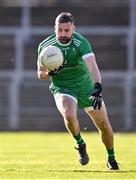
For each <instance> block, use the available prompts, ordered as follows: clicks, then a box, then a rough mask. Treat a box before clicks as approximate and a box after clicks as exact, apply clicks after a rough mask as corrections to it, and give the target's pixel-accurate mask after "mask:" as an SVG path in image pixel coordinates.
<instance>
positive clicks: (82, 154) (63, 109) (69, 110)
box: [55, 94, 89, 165]
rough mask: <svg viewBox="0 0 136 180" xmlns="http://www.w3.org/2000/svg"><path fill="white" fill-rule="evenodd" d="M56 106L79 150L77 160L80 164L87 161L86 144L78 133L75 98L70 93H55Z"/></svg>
mask: <svg viewBox="0 0 136 180" xmlns="http://www.w3.org/2000/svg"><path fill="white" fill-rule="evenodd" d="M55 102H56V106H57V108H58V110H59V112H60V113H61V115H62V116H63V119H64V123H65V126H66V128H67V129H68V131H69V132H70V133H71V134H72V135H73V137H74V138H75V140H76V142H77V144H78V147H77V148H76V149H77V150H78V152H79V161H80V163H81V164H82V165H85V164H87V163H88V161H89V158H88V155H87V152H86V144H85V142H84V140H83V139H82V137H81V135H80V127H79V122H78V119H77V100H76V98H74V97H73V96H71V95H67V94H66V95H65V94H57V95H56V96H55Z"/></svg>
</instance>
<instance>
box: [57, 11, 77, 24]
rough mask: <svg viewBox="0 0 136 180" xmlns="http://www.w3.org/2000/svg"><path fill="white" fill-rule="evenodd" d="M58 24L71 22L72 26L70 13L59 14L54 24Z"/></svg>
mask: <svg viewBox="0 0 136 180" xmlns="http://www.w3.org/2000/svg"><path fill="white" fill-rule="evenodd" d="M57 22H59V23H68V22H71V23H72V24H74V18H73V16H72V14H71V13H69V12H62V13H60V14H59V15H58V16H57V17H56V20H55V24H56V23H57Z"/></svg>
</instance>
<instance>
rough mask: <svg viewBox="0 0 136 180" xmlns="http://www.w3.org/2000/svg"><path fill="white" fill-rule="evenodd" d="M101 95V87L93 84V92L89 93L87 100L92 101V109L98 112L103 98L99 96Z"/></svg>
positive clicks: (98, 84)
mask: <svg viewBox="0 0 136 180" xmlns="http://www.w3.org/2000/svg"><path fill="white" fill-rule="evenodd" d="M101 93H102V85H101V84H100V83H98V82H97V83H95V84H94V90H93V91H92V92H91V95H90V97H89V99H91V100H92V101H93V103H92V106H93V108H94V109H98V110H100V109H101V107H102V101H103V98H102V96H101Z"/></svg>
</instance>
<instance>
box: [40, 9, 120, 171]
mask: <svg viewBox="0 0 136 180" xmlns="http://www.w3.org/2000/svg"><path fill="white" fill-rule="evenodd" d="M54 31H55V33H54V34H53V35H51V36H49V37H48V38H46V39H44V40H43V41H42V42H41V43H40V44H39V47H38V55H39V54H40V52H41V51H42V50H43V49H44V48H45V47H47V46H49V45H53V46H57V47H59V48H60V49H61V51H62V52H63V56H64V63H63V68H61V69H60V68H59V69H58V71H54V72H53V71H51V72H49V71H48V70H47V68H46V67H44V66H42V65H41V64H39V63H37V64H38V70H37V74H38V78H39V79H41V80H45V79H47V78H48V77H50V80H51V84H50V91H51V93H52V94H53V96H54V99H55V102H56V106H57V109H58V110H59V112H60V113H61V115H62V116H63V119H64V123H65V126H66V128H67V130H68V131H69V132H70V133H71V135H72V136H73V138H74V139H75V141H76V143H77V147H76V149H77V151H78V153H79V162H80V163H81V165H86V164H87V163H88V162H89V156H88V154H87V149H86V143H85V141H84V139H83V138H82V136H81V133H80V127H79V122H78V119H77V109H78V108H79V109H84V110H85V112H86V113H87V114H88V115H89V117H90V119H91V120H92V121H93V123H94V125H95V126H96V127H97V129H98V131H99V133H100V137H101V140H102V142H103V144H104V146H105V148H106V151H107V154H108V157H107V167H108V168H109V169H110V170H118V169H119V166H118V163H117V161H116V159H115V153H114V140H113V131H112V127H111V125H110V122H109V119H108V116H107V111H106V107H105V103H104V101H103V98H102V83H101V75H100V72H99V69H98V66H97V62H96V59H95V54H94V53H93V51H92V47H91V45H90V43H89V42H88V40H87V39H86V38H85V37H83V36H82V35H80V34H79V33H77V32H75V25H74V18H73V16H72V14H70V13H69V12H62V13H61V14H59V15H58V16H57V18H56V20H55V26H54Z"/></svg>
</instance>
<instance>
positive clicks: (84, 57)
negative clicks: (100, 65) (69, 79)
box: [82, 52, 94, 59]
mask: <svg viewBox="0 0 136 180" xmlns="http://www.w3.org/2000/svg"><path fill="white" fill-rule="evenodd" d="M91 56H94V53H93V52H92V53H88V54H85V55H83V56H82V58H83V59H86V58H88V57H91Z"/></svg>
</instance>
